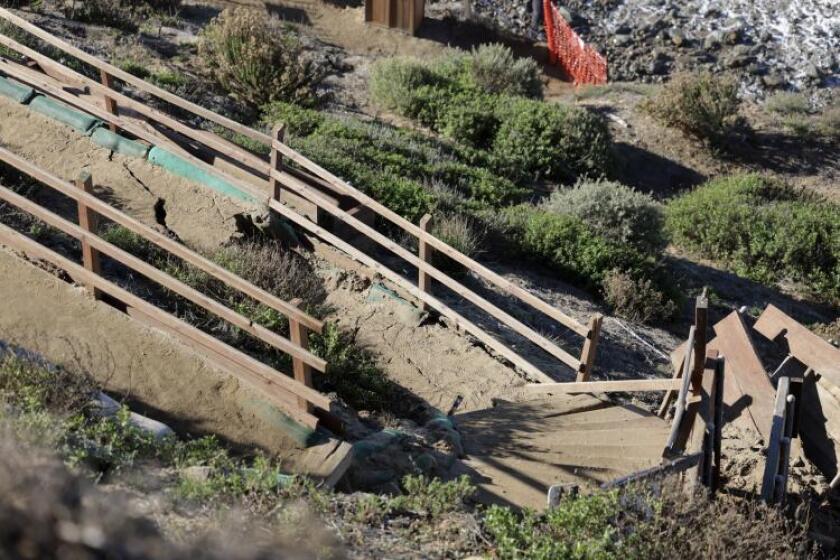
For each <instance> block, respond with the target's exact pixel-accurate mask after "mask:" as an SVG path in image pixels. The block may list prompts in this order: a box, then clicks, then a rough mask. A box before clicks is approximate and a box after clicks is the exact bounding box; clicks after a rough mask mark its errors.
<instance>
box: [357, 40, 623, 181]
mask: <svg viewBox="0 0 840 560" xmlns="http://www.w3.org/2000/svg"><path fill="white" fill-rule="evenodd" d="M503 62H504V63H505V64H507V63H510V64H511V66H510V67H508V68H506V69H504V70H502V69H501V68H500V66H503V65H504V64H503ZM535 81H536V82H535ZM514 83H516V84H520V85H521V86H522V88H524V89H522V90H517V89H516V88H514V87H513V85H512V84H514ZM537 86H539V78H538V74H535V70H534V68H532V67H531V66H530V65H529V64H527V63H519V62H516V61H515V59H514V58H513V55H512V54H511V53H510V52H509V50H506V49H505V48H503V47H499V46H498V45H497V46H486V47H484V48H480V49H478V50H476V51H474V52H473V53H472V54H470V55H449V56H445V57H443V58H441V59H438V60H436V61H434V62H430V63H425V62H421V61H418V60H413V59H402V58H399V59H385V60H382V61H379V62H377V63H376V64H375V65H374V67H373V70H372V78H371V86H370V93H371V98H372V100H373V102H374V103H375V104H377V105H379V106H380V107H381V108H383V109H386V110H389V111H394V112H396V113H398V114H400V115H402V116H404V117H407V118H410V119H413V120H415V121H417V122H419V123H420V124H422V125H424V126H427V127H429V128H430V129H432V130H434V131H435V132H439V133H441V134H442V135H444V136H446V137H448V138H450V139H452V140H455V141H456V142H458V143H460V144H461V145H462V146H463V147H464V148H466V149H467V150H471V152H470V155H471V157H474V158H477V159H479V160H481V161H482V162H483V163H484V164H485V165H487V166H488V168H490V169H492V170H493V171H494V172H495V173H497V174H501V175H503V176H505V177H507V178H508V179H511V180H513V181H524V180H531V179H534V178H545V179H551V180H574V179H575V178H577V177H579V176H583V175H588V176H601V175H603V174H605V173H606V171H607V170H608V169H609V165H610V161H611V137H610V133H609V128H608V127H607V125H606V123H605V122H604V121H603V119H601V118H600V117H598V116H597V115H595V114H593V113H590V112H589V111H587V110H585V109H582V108H575V107H570V106H564V105H560V104H556V103H543V102H542V101H539V100H535V99H528V98H527V97H524V96H523V95H535V93H536V90H537V89H538V88H537Z"/></svg>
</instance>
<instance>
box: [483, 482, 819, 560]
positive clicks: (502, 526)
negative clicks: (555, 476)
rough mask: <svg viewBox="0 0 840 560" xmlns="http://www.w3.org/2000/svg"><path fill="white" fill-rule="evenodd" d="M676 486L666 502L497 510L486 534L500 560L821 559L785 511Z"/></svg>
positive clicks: (590, 500)
mask: <svg viewBox="0 0 840 560" xmlns="http://www.w3.org/2000/svg"><path fill="white" fill-rule="evenodd" d="M672 486H673V485H669V486H668V487H667V489H666V491H664V492H663V493H662V494H661V495H659V496H656V495H652V494H650V493H648V492H645V491H644V490H643V489H642V488H631V489H630V490H628V491H627V492H625V493H621V494H620V493H618V492H615V491H614V492H610V493H596V494H592V495H589V496H580V497H570V498H567V499H565V500H562V501H561V503H560V504H559V506H558V507H556V508H552V509H549V510H547V511H545V512H544V513H536V512H533V511H528V510H525V511H523V512H521V513H517V512H514V511H512V510H510V509H508V508H504V507H500V506H492V507H490V508H489V509H488V511H487V513H486V515H485V516H484V530H485V532H486V533H487V534H488V535H489V537H490V539H491V540H492V542H493V543H494V544H495V550H494V552H495V556H496V557H498V558H499V559H501V560H520V559H521V560H524V559H526V558H527V559H529V560H549V559H555V558H564V559H570V560H621V559H624V558H651V559H667V558H685V559H689V560H693V559H701V558H709V557H713V558H724V557H725V558H747V557H752V556H755V557H760V558H774V559H782V558H814V557H817V556H816V554H815V552H816V551H815V550H814V549H815V547H814V546H813V545H812V544H811V543H809V541H808V538H807V530H806V525H805V524H804V523H797V522H796V521H792V520H788V519H787V518H785V516H784V514H783V513H782V511H781V510H779V509H776V508H772V507H769V506H766V505H763V504H760V503H756V502H754V501H752V500H745V499H738V500H736V499H733V498H731V497H726V496H722V497H720V498H718V499H717V500H715V501H710V500H708V499H706V498H705V497H702V496H693V497H692V496H686V495H685V493H684V492H681V491H679V490H676V489H673V488H672Z"/></svg>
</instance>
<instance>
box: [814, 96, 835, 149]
mask: <svg viewBox="0 0 840 560" xmlns="http://www.w3.org/2000/svg"><path fill="white" fill-rule="evenodd" d="M816 129H817V131H818V132H819V134H820V135H821V136H823V137H824V138H826V139H828V140H831V141H838V140H840V103H835V104H834V105H830V106H829V107H826V108H825V109H824V110H823V111H822V112H821V113H820V114H819V115H817V117H816Z"/></svg>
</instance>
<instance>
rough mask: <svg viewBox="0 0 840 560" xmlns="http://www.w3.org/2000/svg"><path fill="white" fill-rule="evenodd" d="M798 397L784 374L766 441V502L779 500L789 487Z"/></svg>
mask: <svg viewBox="0 0 840 560" xmlns="http://www.w3.org/2000/svg"><path fill="white" fill-rule="evenodd" d="M796 405H797V403H796V398H795V397H794V396H793V395H790V377H781V378H779V381H778V383H777V385H776V405H775V408H774V410H773V425H772V427H771V429H770V438H769V440H770V441H768V442H767V460H766V462H765V465H764V477H763V480H762V483H761V498H762V499H763V500H764V501H765V502H767V503H771V504H772V503H780V502H781V501H783V499H784V495H785V490H786V486H787V472H788V460H789V458H790V441H791V433H792V430H793V415H794V410H793V409H794V408H795V407H796Z"/></svg>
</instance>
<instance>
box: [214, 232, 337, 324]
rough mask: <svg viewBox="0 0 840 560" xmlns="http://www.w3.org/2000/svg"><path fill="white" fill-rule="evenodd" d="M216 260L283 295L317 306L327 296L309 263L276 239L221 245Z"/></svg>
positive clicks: (255, 282)
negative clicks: (275, 241) (272, 240)
mask: <svg viewBox="0 0 840 560" xmlns="http://www.w3.org/2000/svg"><path fill="white" fill-rule="evenodd" d="M213 260H214V261H216V262H218V263H219V264H221V265H222V266H224V267H225V268H227V269H228V270H230V271H231V272H233V273H234V274H237V275H239V276H241V277H243V278H245V279H246V280H248V281H249V282H251V283H252V284H255V285H257V286H259V287H260V288H262V289H263V290H265V291H267V292H270V293H272V294H274V295H276V296H277V297H279V298H281V299H285V300H287V301H288V300H291V299H294V298H300V299H302V300H303V301H304V302H305V303H306V305H307V306H308V307H313V308H314V307H317V306H318V305H320V304H321V303H322V302H323V301H324V299H325V298H326V291H325V290H324V284H323V282H322V281H321V279H320V278H319V277H318V275H317V274H315V273H314V271H313V270H312V268H311V266H310V265H309V263H308V262H306V260H304V259H303V258H302V257H299V256H298V255H296V254H295V253H292V252H291V251H289V250H287V249H284V248H283V247H281V246H279V245H277V244H276V243H271V242H265V243H263V242H258V241H246V242H243V243H237V244H235V245H230V246H228V247H223V248H222V249H219V250H218V251H217V252H216V253H215V254H214V255H213Z"/></svg>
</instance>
